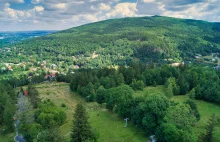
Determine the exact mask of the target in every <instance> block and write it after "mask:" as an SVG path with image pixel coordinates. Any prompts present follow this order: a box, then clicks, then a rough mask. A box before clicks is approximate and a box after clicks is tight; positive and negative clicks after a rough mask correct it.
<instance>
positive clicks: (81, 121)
mask: <svg viewBox="0 0 220 142" xmlns="http://www.w3.org/2000/svg"><path fill="white" fill-rule="evenodd" d="M88 118H89V117H88V114H87V112H86V110H85V108H84V107H83V105H82V104H81V103H79V104H77V105H76V109H75V113H74V116H73V128H72V134H71V142H85V141H96V138H95V136H94V134H93V133H92V131H91V126H90V124H89V122H88Z"/></svg>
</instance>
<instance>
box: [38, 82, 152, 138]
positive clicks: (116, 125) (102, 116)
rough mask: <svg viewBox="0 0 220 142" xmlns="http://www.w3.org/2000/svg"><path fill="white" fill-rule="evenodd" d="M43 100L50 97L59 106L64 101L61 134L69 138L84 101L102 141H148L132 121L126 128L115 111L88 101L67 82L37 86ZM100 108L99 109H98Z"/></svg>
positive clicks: (93, 126)
mask: <svg viewBox="0 0 220 142" xmlns="http://www.w3.org/2000/svg"><path fill="white" fill-rule="evenodd" d="M36 88H37V90H38V91H39V94H40V97H41V98H42V100H45V99H50V100H52V101H53V102H54V103H55V104H56V105H57V106H60V107H61V105H62V103H64V104H65V105H66V106H67V107H66V108H63V109H64V110H65V111H66V113H67V120H66V122H65V124H63V125H62V126H61V127H60V131H61V134H62V135H64V136H65V137H66V138H67V139H69V137H70V130H71V126H72V118H73V112H74V108H75V106H76V104H77V103H78V102H82V103H83V104H84V105H85V107H86V109H87V112H88V114H89V117H90V119H89V121H90V123H91V125H92V128H94V129H95V130H96V131H97V132H98V133H99V135H100V137H99V141H100V142H146V141H147V140H148V137H146V136H144V134H143V132H142V131H141V130H140V129H138V128H136V127H135V126H134V125H132V124H131V123H129V124H128V127H127V128H124V125H125V121H124V120H123V119H122V118H120V117H118V116H117V115H116V114H114V113H110V112H109V111H107V110H106V109H105V107H104V106H100V105H98V104H97V103H87V102H85V101H84V99H83V98H81V97H80V96H78V95H77V94H75V93H72V92H71V91H70V90H69V86H68V84H65V83H44V84H40V85H37V86H36ZM97 108H98V109H97Z"/></svg>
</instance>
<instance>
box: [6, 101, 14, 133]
mask: <svg viewBox="0 0 220 142" xmlns="http://www.w3.org/2000/svg"><path fill="white" fill-rule="evenodd" d="M14 113H15V106H14V105H13V104H12V101H11V100H10V98H8V99H7V101H6V104H5V110H4V113H3V125H4V127H5V130H6V131H13V130H14V123H13V122H14V120H13V116H14Z"/></svg>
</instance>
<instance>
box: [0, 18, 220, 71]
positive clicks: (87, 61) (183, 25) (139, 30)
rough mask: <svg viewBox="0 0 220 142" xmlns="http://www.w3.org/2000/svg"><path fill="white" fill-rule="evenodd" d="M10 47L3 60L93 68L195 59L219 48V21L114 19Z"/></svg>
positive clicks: (219, 49)
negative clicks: (136, 59)
mask: <svg viewBox="0 0 220 142" xmlns="http://www.w3.org/2000/svg"><path fill="white" fill-rule="evenodd" d="M11 47H12V50H11V51H10V52H3V53H1V55H0V58H1V60H2V61H3V62H4V61H8V62H19V61H31V62H36V61H43V60H47V61H49V62H53V63H55V64H59V65H61V66H63V67H67V66H70V65H72V64H75V65H79V67H85V68H93V67H105V66H109V65H126V64H128V63H129V62H130V61H131V60H132V59H134V58H138V59H140V60H141V61H144V62H149V61H154V62H159V63H163V62H180V61H183V60H184V61H186V60H189V61H191V60H193V58H194V57H195V56H196V55H202V56H205V55H210V54H211V53H219V52H220V23H210V22H205V21H198V20H190V19H176V18H169V17H161V16H152V17H138V18H122V19H112V20H106V21H101V22H96V23H91V24H86V25H82V26H79V27H74V28H71V29H67V30H63V31H59V32H56V33H54V34H50V35H47V36H43V37H38V38H32V39H29V40H25V41H22V42H20V43H18V44H16V45H11ZM15 47H16V48H15ZM217 56H218V54H217ZM18 58H19V60H18Z"/></svg>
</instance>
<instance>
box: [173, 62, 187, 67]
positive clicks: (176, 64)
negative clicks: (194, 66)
mask: <svg viewBox="0 0 220 142" xmlns="http://www.w3.org/2000/svg"><path fill="white" fill-rule="evenodd" d="M180 65H184V62H180V63H172V64H171V66H172V67H178V66H180Z"/></svg>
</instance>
